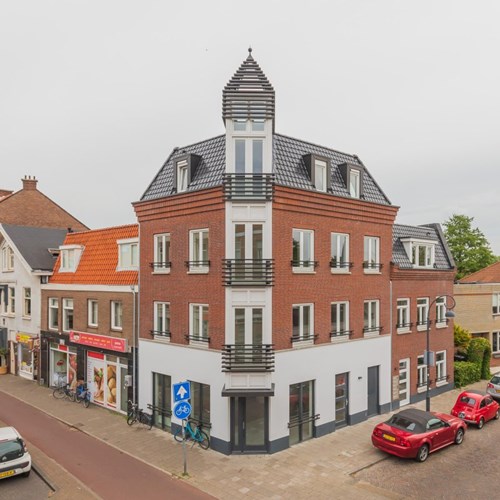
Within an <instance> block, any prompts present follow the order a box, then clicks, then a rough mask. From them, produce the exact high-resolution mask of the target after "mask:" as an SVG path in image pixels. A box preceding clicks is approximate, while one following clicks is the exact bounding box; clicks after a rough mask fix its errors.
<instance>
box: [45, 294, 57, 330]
mask: <svg viewBox="0 0 500 500" xmlns="http://www.w3.org/2000/svg"><path fill="white" fill-rule="evenodd" d="M48 310H49V313H48V315H47V320H48V325H47V326H48V328H49V330H53V331H58V330H59V299H58V298H56V297H49V300H48ZM54 319H55V322H56V325H55V326H54Z"/></svg>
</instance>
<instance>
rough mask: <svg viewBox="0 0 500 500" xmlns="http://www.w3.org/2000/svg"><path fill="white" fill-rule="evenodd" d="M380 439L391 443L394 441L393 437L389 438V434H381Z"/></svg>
mask: <svg viewBox="0 0 500 500" xmlns="http://www.w3.org/2000/svg"><path fill="white" fill-rule="evenodd" d="M382 437H383V438H384V439H387V441H392V442H394V441H396V438H395V437H394V436H389V434H382Z"/></svg>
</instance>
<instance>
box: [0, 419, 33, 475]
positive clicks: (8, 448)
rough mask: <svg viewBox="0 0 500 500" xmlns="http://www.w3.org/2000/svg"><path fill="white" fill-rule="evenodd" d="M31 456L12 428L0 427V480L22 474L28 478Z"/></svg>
mask: <svg viewBox="0 0 500 500" xmlns="http://www.w3.org/2000/svg"><path fill="white" fill-rule="evenodd" d="M30 471H31V456H30V454H29V453H28V450H27V449H26V444H25V443H24V441H23V439H22V438H21V436H20V435H19V432H17V431H16V429H14V427H0V479H5V478H7V477H11V476H16V475H18V474H22V475H23V476H25V477H26V476H29V473H30Z"/></svg>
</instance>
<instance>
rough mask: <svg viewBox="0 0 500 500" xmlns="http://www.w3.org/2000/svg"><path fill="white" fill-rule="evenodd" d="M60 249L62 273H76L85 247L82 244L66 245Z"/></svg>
mask: <svg viewBox="0 0 500 500" xmlns="http://www.w3.org/2000/svg"><path fill="white" fill-rule="evenodd" d="M59 250H60V266H59V272H60V273H74V272H75V271H76V269H77V267H78V264H79V262H80V258H81V256H82V252H83V247H82V246H80V245H64V246H60V247H59Z"/></svg>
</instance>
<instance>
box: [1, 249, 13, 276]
mask: <svg viewBox="0 0 500 500" xmlns="http://www.w3.org/2000/svg"><path fill="white" fill-rule="evenodd" d="M2 271H3V272H11V271H14V251H13V250H12V248H11V247H10V246H9V245H7V244H6V245H4V246H3V248H2Z"/></svg>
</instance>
